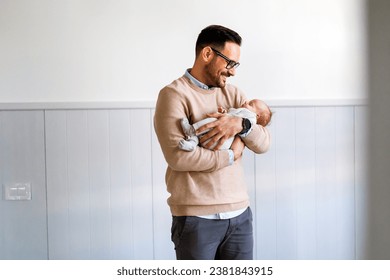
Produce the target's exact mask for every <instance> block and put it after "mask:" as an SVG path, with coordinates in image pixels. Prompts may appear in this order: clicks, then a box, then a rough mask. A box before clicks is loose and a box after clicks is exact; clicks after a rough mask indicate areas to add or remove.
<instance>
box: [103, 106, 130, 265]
mask: <svg viewBox="0 0 390 280" xmlns="http://www.w3.org/2000/svg"><path fill="white" fill-rule="evenodd" d="M130 134H131V127H130V111H129V110H110V111H109V169H110V211H111V217H110V218H111V225H110V226H111V251H112V255H111V258H113V259H134V258H136V256H135V255H134V242H133V240H134V235H133V218H132V213H133V210H132V195H133V194H132V186H131V178H132V176H133V174H132V173H131V154H130V145H131V142H130Z"/></svg>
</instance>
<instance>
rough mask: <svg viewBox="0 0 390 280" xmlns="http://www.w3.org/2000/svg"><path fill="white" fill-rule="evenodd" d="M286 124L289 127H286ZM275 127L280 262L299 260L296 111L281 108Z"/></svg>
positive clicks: (277, 224)
mask: <svg viewBox="0 0 390 280" xmlns="http://www.w3.org/2000/svg"><path fill="white" fill-rule="evenodd" d="M286 124H287V125H286ZM274 125H275V140H274V141H275V171H276V177H275V181H276V206H277V207H276V215H277V219H276V227H277V228H276V238H277V257H278V259H295V258H296V231H297V230H296V219H297V217H296V197H295V195H296V194H295V189H296V186H295V172H294V171H295V109H294V108H280V109H279V110H278V112H277V117H276V118H275V120H274Z"/></svg>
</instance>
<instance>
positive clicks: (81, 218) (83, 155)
mask: <svg viewBox="0 0 390 280" xmlns="http://www.w3.org/2000/svg"><path fill="white" fill-rule="evenodd" d="M88 125H89V124H88V113H87V111H77V110H75V111H67V123H66V131H67V144H68V145H67V158H68V164H67V172H68V194H69V208H68V213H69V217H68V218H69V227H70V232H69V246H70V252H71V256H72V257H75V258H78V259H89V258H91V212H90V209H91V205H90V203H91V197H90V185H89V183H90V173H89V161H88V160H89V154H88V152H89V143H88Z"/></svg>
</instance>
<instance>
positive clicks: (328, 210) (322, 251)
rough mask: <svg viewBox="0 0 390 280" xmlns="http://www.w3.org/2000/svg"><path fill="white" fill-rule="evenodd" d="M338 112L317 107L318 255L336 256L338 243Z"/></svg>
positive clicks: (318, 256) (319, 256)
mask: <svg viewBox="0 0 390 280" xmlns="http://www.w3.org/2000/svg"><path fill="white" fill-rule="evenodd" d="M335 114H336V112H335V108H334V107H319V108H316V182H315V185H316V206H317V207H316V214H317V216H316V218H317V225H316V226H317V258H319V259H332V258H334V256H335V252H336V251H337V250H338V248H337V246H338V245H339V244H338V243H337V228H336V227H337V218H338V214H339V213H338V209H337V205H338V204H337V203H338V197H337V195H336V193H338V190H337V186H336V184H335V176H336V167H335V160H336V155H335V148H336V132H335V124H336V115H335Z"/></svg>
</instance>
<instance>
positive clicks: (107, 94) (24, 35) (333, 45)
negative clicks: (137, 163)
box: [0, 0, 365, 102]
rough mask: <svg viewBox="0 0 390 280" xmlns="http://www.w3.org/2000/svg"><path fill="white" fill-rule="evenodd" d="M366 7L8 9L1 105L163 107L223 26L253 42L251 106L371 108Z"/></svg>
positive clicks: (192, 0) (45, 4) (55, 5)
mask: <svg viewBox="0 0 390 280" xmlns="http://www.w3.org/2000/svg"><path fill="white" fill-rule="evenodd" d="M363 2H364V1H363V0H316V1H308V0H295V1H289V0H272V1H271V0H257V1H254V0H241V1H235V0H216V1H209V0H187V1H183V0H165V1H156V0H144V1H135V0H116V1H102V0H99V1H98V0H66V1H65V0H63V1H51V0H36V1H30V0H1V1H0V61H1V63H0V102H32V101H34V102H61V101H66V102H69V101H76V102H82V101H134V100H151V101H154V100H155V99H156V97H157V94H158V91H159V89H160V88H161V87H162V86H163V85H165V84H167V83H169V82H170V81H171V80H173V79H175V78H177V77H178V76H180V75H182V73H183V72H184V70H185V69H186V68H188V67H191V65H192V63H193V59H194V44H195V40H196V37H197V35H198V33H199V32H200V30H201V29H202V28H204V27H205V26H207V25H209V24H215V23H216V24H222V25H226V26H228V27H231V28H233V29H235V30H237V31H238V32H239V33H240V34H241V35H242V37H243V39H244V42H243V46H242V57H241V62H242V66H240V68H239V71H238V76H237V77H235V78H233V79H232V80H231V82H233V83H235V84H237V85H238V86H240V87H241V88H242V89H243V90H245V91H246V93H247V95H248V96H249V97H254V96H259V97H261V98H263V99H307V98H309V99H324V98H325V99H327V98H330V99H339V98H343V99H355V98H356V99H362V98H365V93H364V84H365V78H364V64H365V62H364V36H363V32H362V30H363V29H364V20H365V18H364V9H363V8H364V7H363Z"/></svg>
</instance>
